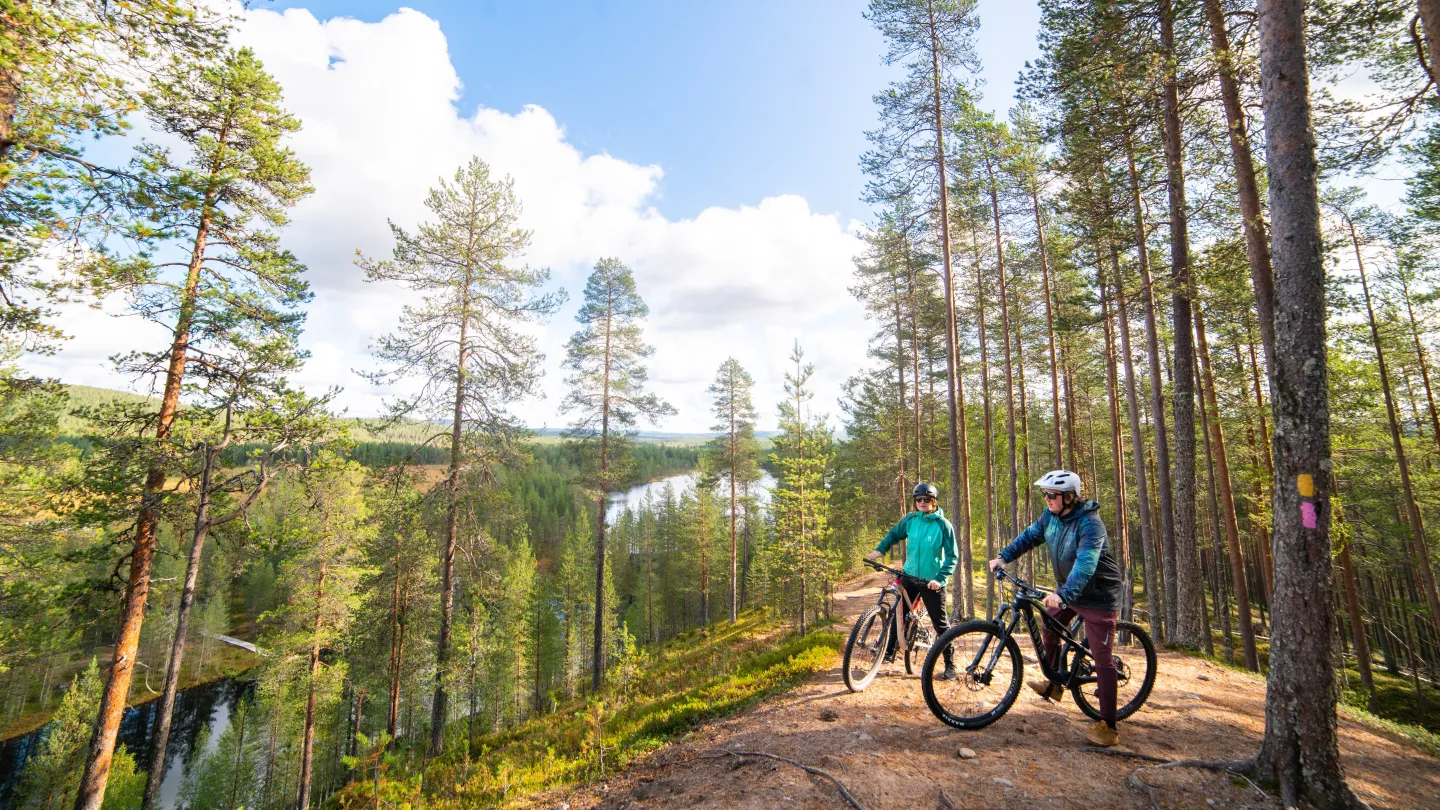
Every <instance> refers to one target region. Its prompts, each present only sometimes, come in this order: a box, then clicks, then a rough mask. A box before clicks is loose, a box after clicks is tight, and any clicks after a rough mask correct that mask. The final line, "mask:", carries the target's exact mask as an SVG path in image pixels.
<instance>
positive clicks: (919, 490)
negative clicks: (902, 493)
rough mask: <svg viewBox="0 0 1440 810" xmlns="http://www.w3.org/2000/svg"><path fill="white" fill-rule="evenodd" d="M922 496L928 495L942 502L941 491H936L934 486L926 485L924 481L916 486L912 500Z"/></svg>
mask: <svg viewBox="0 0 1440 810" xmlns="http://www.w3.org/2000/svg"><path fill="white" fill-rule="evenodd" d="M921 495H928V496H930V497H931V498H934V499H935V500H937V501H938V500H940V490H938V489H936V488H935V485H934V484H930V483H926V482H924V481H921V482H920V483H918V484H916V485H915V489H914V491H912V492H911V493H910V497H911V498H918V497H920V496H921Z"/></svg>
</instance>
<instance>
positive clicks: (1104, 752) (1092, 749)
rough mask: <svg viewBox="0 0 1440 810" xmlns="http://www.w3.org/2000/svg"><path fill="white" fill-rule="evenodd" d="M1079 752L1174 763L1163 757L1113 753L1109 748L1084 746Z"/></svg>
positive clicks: (1132, 752)
mask: <svg viewBox="0 0 1440 810" xmlns="http://www.w3.org/2000/svg"><path fill="white" fill-rule="evenodd" d="M1080 750H1081V751H1084V752H1085V753H1087V754H1102V755H1104V756H1107V757H1123V758H1126V759H1143V760H1145V761H1146V762H1159V763H1170V762H1174V761H1175V760H1173V759H1166V758H1165V757H1152V756H1150V755H1149V754H1137V753H1135V752H1134V751H1113V750H1111V749H1109V748H1096V747H1095V746H1086V747H1084V748H1082V749H1080Z"/></svg>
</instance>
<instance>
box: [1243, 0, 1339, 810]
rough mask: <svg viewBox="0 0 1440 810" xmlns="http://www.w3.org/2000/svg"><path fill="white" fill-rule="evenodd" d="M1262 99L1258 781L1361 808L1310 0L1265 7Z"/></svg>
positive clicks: (1291, 798) (1277, 1)
mask: <svg viewBox="0 0 1440 810" xmlns="http://www.w3.org/2000/svg"><path fill="white" fill-rule="evenodd" d="M1257 10H1258V12H1259V50H1260V89H1261V98H1262V102H1263V106H1264V112H1265V153H1266V158H1267V166H1268V168H1269V177H1270V212H1271V217H1272V228H1273V233H1274V234H1275V235H1276V236H1275V239H1274V241H1273V243H1272V245H1271V250H1272V255H1273V257H1274V261H1275V268H1276V273H1275V281H1276V284H1275V362H1274V364H1273V365H1271V367H1270V392H1271V400H1270V405H1271V410H1272V413H1273V415H1274V419H1275V438H1274V442H1275V447H1274V456H1275V503H1274V507H1273V510H1272V514H1273V516H1274V527H1275V539H1274V545H1275V600H1274V606H1273V610H1274V612H1273V613H1272V614H1271V623H1272V627H1273V630H1272V634H1271V640H1270V673H1269V680H1268V682H1267V685H1266V690H1265V736H1264V739H1263V740H1262V742H1261V744H1260V752H1259V755H1258V758H1257V763H1258V766H1259V768H1258V769H1259V771H1260V773H1261V775H1262V776H1263V777H1264V778H1266V779H1273V780H1274V781H1275V783H1276V784H1278V785H1279V788H1280V798H1281V800H1282V801H1283V802H1284V803H1285V804H1286V805H1294V804H1298V803H1299V802H1300V800H1302V799H1304V800H1307V801H1309V802H1311V803H1312V804H1314V805H1316V806H1317V807H1319V808H1321V810H1327V809H1328V808H1335V807H1354V806H1358V805H1359V804H1360V802H1359V800H1358V799H1356V798H1355V796H1354V794H1352V793H1351V792H1350V790H1349V788H1348V787H1347V786H1346V784H1345V780H1344V776H1343V775H1342V772H1341V769H1340V751H1339V744H1338V740H1337V734H1336V720H1335V705H1336V700H1337V695H1336V688H1335V671H1334V664H1333V663H1332V662H1333V658H1332V656H1331V645H1332V644H1333V643H1334V642H1333V641H1332V639H1333V638H1334V622H1335V612H1334V611H1333V610H1332V609H1331V605H1332V604H1333V601H1334V600H1333V593H1334V563H1333V562H1332V558H1331V553H1330V552H1331V549H1330V476H1329V475H1328V472H1329V471H1330V469H1331V463H1332V462H1331V458H1330V402H1329V380H1328V379H1327V368H1326V349H1325V266H1324V259H1325V247H1324V239H1323V238H1322V235H1321V232H1320V200H1319V190H1318V188H1317V185H1316V177H1317V174H1318V165H1317V161H1316V157H1315V133H1314V130H1313V128H1312V126H1311V121H1310V81H1309V73H1308V67H1307V65H1306V58H1305V3H1304V0H1260V2H1259V6H1258V9H1257Z"/></svg>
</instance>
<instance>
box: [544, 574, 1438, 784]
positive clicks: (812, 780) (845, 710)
mask: <svg viewBox="0 0 1440 810" xmlns="http://www.w3.org/2000/svg"><path fill="white" fill-rule="evenodd" d="M882 581H883V579H882V578H881V576H880V575H872V576H871V577H868V578H866V579H864V580H861V581H858V582H856V583H853V584H852V585H851V586H850V587H849V589H848V591H847V592H845V593H842V594H839V595H838V596H837V601H838V602H839V604H837V608H838V609H839V610H840V611H841V613H842V615H846V616H853V615H855V614H857V613H859V612H860V611H861V610H863V609H864V608H865V607H867V606H869V605H870V604H873V602H874V600H875V595H876V593H877V586H878V585H879V584H880V583H881V582H882ZM1021 648H1022V649H1023V650H1025V651H1026V655H1027V658H1028V657H1029V655H1030V652H1029V643H1028V642H1022V644H1021ZM1034 673H1038V668H1037V667H1035V666H1034V664H1033V662H1030V661H1027V665H1026V674H1027V676H1028V675H1031V674H1034ZM1264 700H1265V686H1264V684H1263V683H1262V682H1261V681H1260V680H1258V679H1256V678H1253V677H1251V676H1248V675H1245V674H1243V673H1237V672H1232V671H1229V670H1226V669H1224V668H1221V667H1218V666H1215V665H1213V664H1210V663H1208V662H1205V661H1201V660H1198V659H1195V658H1190V657H1188V656H1185V655H1182V654H1179V653H1172V652H1161V653H1160V661H1159V677H1158V680H1157V683H1156V687H1155V691H1154V693H1153V694H1152V695H1151V697H1150V699H1149V701H1148V702H1147V703H1146V705H1145V707H1144V708H1143V709H1142V710H1141V711H1140V712H1139V713H1137V714H1136V715H1135V716H1133V717H1132V718H1131V719H1130V720H1129V721H1126V722H1122V723H1121V724H1120V733H1121V744H1120V746H1119V748H1118V749H1115V750H1117V751H1130V752H1137V753H1143V754H1147V755H1150V756H1156V757H1164V758H1166V759H1171V760H1179V759H1200V760H1236V759H1241V758H1243V757H1245V756H1247V755H1248V754H1251V753H1253V752H1254V750H1255V749H1256V748H1257V747H1258V744H1259V740H1260V736H1261V734H1262V732H1263V730H1264ZM1088 725H1089V721H1088V719H1087V718H1086V717H1085V716H1084V715H1082V714H1081V713H1080V710H1079V709H1078V708H1076V706H1075V704H1074V703H1073V701H1071V699H1070V698H1069V696H1068V695H1067V696H1066V697H1065V698H1064V700H1063V701H1062V702H1060V703H1058V704H1052V703H1047V702H1045V701H1043V700H1041V699H1040V698H1039V697H1037V696H1035V695H1034V694H1033V693H1031V692H1030V691H1029V690H1028V689H1022V690H1021V695H1020V697H1019V699H1018V700H1017V701H1016V704H1015V706H1014V708H1012V709H1011V710H1010V712H1009V713H1008V714H1007V715H1005V717H1003V718H1001V719H1000V720H999V721H998V722H996V723H995V724H993V725H991V726H990V727H988V728H986V729H983V730H981V731H959V730H954V729H950V728H949V727H947V726H944V725H942V724H941V723H940V722H939V721H938V720H936V719H935V717H934V716H933V715H931V714H930V712H929V710H928V709H927V708H926V707H925V701H924V699H923V698H922V697H921V694H920V680H919V677H918V676H907V675H905V671H904V666H903V664H900V663H898V662H897V663H896V664H895V665H894V666H892V667H890V668H888V669H886V670H882V672H881V675H880V677H878V678H876V680H875V681H874V682H873V683H872V684H871V685H870V687H869V688H868V689H866V690H865V691H864V692H861V693H859V694H852V693H851V692H849V691H848V690H847V689H846V688H845V684H844V682H843V681H842V680H841V675H840V671H839V668H838V667H837V668H836V669H835V670H834V671H831V672H825V673H821V674H819V675H817V676H816V677H815V678H813V679H811V680H810V681H809V682H807V683H806V684H805V685H804V686H802V687H800V688H799V689H797V690H795V691H793V692H789V693H786V694H784V695H778V696H776V697H774V698H772V699H771V700H769V701H767V702H765V703H762V704H761V705H759V706H757V707H755V708H753V709H751V710H750V711H748V712H746V713H744V714H741V715H738V716H736V717H733V718H730V719H729V720H726V721H720V722H716V723H712V724H708V725H706V726H703V727H701V728H699V729H697V730H696V731H694V732H692V733H691V734H689V735H688V736H687V737H686V738H685V739H684V740H682V741H680V742H677V743H674V744H671V745H668V746H666V747H664V748H662V749H660V750H658V751H656V752H655V753H654V754H652V755H650V756H649V757H646V758H645V759H643V760H641V761H640V762H637V763H635V764H634V765H632V766H631V767H630V768H629V769H628V770H626V771H625V772H624V773H623V774H620V775H618V776H616V777H614V778H612V779H610V780H608V781H606V782H602V783H598V784H592V785H589V786H587V787H584V788H580V789H576V790H574V791H571V792H569V793H567V794H563V795H556V796H554V797H550V798H548V799H547V802H546V805H547V806H550V807H555V808H564V810H582V809H583V810H590V809H591V808H605V810H621V809H622V808H635V809H637V810H638V808H660V807H695V808H843V807H848V806H850V805H848V804H847V803H846V801H845V799H844V798H842V797H841V795H840V793H839V791H838V790H837V789H836V788H835V787H834V786H833V785H832V784H831V783H830V782H829V781H828V780H826V779H825V778H823V777H821V776H815V775H811V774H808V773H806V772H805V771H803V770H801V769H800V768H798V767H795V766H794V765H791V764H787V763H782V762H777V761H773V760H768V759H762V758H757V757H737V756H731V755H729V754H726V753H725V752H726V751H763V752H766V753H770V754H775V755H778V756H782V757H787V758H790V759H793V760H796V761H798V762H803V763H805V764H807V765H810V766H812V767H815V768H820V769H823V770H825V771H827V772H829V773H830V774H832V775H833V776H834V777H835V778H836V779H838V780H839V781H840V782H841V783H843V784H844V785H845V786H846V788H848V789H849V791H850V792H851V794H853V795H854V797H855V798H856V799H857V800H858V801H859V802H860V803H861V805H862V806H864V807H865V808H867V809H868V810H881V808H941V810H944V809H945V808H965V809H967V810H968V808H992V807H993V808H1017V810H1020V809H1024V808H1074V809H1075V810H1082V809H1083V810H1089V809H1090V808H1136V809H1137V810H1145V809H1146V808H1151V807H1152V806H1157V805H1152V804H1151V798H1150V797H1149V796H1147V794H1146V792H1144V790H1143V788H1141V787H1139V786H1138V785H1136V784H1134V783H1133V782H1132V777H1134V778H1135V779H1137V780H1139V781H1141V782H1144V783H1145V784H1148V785H1150V786H1153V796H1154V797H1155V800H1156V802H1157V803H1158V806H1159V807H1162V808H1167V810H1168V809H1169V808H1192V807H1193V808H1270V807H1278V806H1279V803H1278V802H1276V801H1275V800H1274V799H1271V798H1269V797H1268V796H1265V795H1264V794H1262V793H1260V792H1259V791H1258V790H1257V789H1256V788H1254V787H1253V786H1251V785H1249V784H1247V783H1246V782H1245V781H1243V780H1241V779H1238V778H1234V777H1230V776H1228V775H1226V774H1221V773H1215V772H1209V771H1201V770H1195V769H1190V768H1185V769H1156V768H1155V767H1154V765H1155V763H1152V762H1148V761H1145V760H1141V759H1133V758H1125V757H1118V756H1109V755H1102V754H1098V753H1094V752H1092V751H1090V750H1087V743H1086V741H1085V737H1084V733H1085V729H1086V728H1087V727H1088ZM1340 747H1341V754H1342V759H1343V762H1344V766H1345V770H1346V775H1347V777H1348V779H1349V782H1350V785H1351V787H1352V788H1353V789H1355V790H1356V792H1357V793H1358V794H1359V795H1360V796H1361V798H1363V799H1364V800H1365V801H1367V802H1369V803H1370V805H1371V806H1372V807H1375V808H1396V810H1410V808H1437V810H1440V762H1437V761H1436V760H1435V759H1432V758H1431V757H1429V756H1427V755H1425V754H1424V753H1421V752H1419V751H1417V750H1415V749H1414V748H1412V747H1410V746H1408V745H1406V744H1404V743H1403V742H1402V741H1401V740H1400V739H1398V738H1395V737H1394V736H1393V735H1390V734H1388V733H1387V732H1385V731H1383V730H1378V729H1374V728H1371V727H1369V726H1365V725H1361V724H1359V723H1356V722H1352V721H1349V720H1346V719H1344V718H1341V720H1340ZM962 749H968V750H966V751H965V752H964V754H963V755H962Z"/></svg>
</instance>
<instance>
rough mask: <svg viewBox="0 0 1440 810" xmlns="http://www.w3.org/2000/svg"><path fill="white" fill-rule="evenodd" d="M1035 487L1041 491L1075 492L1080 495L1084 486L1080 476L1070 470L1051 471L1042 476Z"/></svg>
mask: <svg viewBox="0 0 1440 810" xmlns="http://www.w3.org/2000/svg"><path fill="white" fill-rule="evenodd" d="M1035 486H1037V487H1040V488H1041V489H1053V490H1055V491H1056V492H1073V493H1075V494H1076V495H1079V494H1080V487H1081V486H1082V484H1081V481H1080V476H1079V475H1077V474H1075V473H1073V472H1070V471H1069V470H1051V471H1050V472H1048V473H1045V474H1044V475H1042V476H1040V480H1039V481H1036V482H1035Z"/></svg>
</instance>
